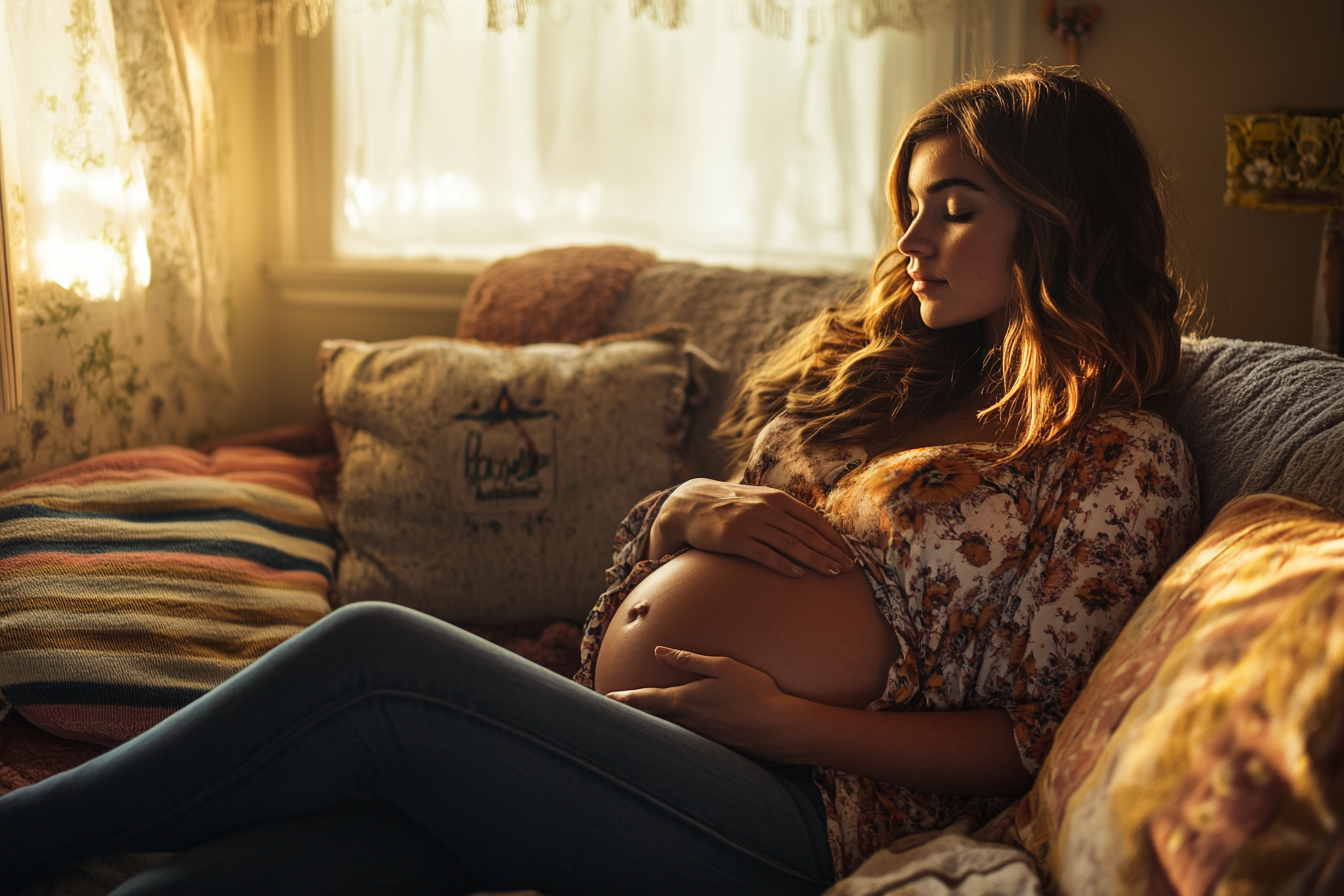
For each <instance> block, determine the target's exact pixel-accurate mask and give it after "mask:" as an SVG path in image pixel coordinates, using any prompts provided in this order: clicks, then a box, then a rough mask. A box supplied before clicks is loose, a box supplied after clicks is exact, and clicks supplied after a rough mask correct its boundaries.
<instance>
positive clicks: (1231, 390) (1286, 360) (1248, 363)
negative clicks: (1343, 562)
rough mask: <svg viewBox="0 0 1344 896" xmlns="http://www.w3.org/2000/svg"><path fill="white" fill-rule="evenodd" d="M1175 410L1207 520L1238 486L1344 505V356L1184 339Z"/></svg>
mask: <svg viewBox="0 0 1344 896" xmlns="http://www.w3.org/2000/svg"><path fill="white" fill-rule="evenodd" d="M1174 389H1175V400H1174V402H1173V405H1172V407H1171V409H1170V411H1169V414H1170V416H1171V419H1172V422H1173V423H1175V424H1176V428H1177V429H1179V430H1180V431H1181V435H1182V436H1183V437H1184V438H1185V443H1186V445H1187V446H1188V447H1189V448H1190V453H1191V454H1192V455H1194V458H1195V466H1196V468H1197V469H1198V472H1199V488H1200V504H1201V510H1202V513H1203V515H1204V522H1205V524H1207V523H1208V522H1209V520H1211V519H1213V517H1214V516H1215V515H1216V514H1217V513H1218V511H1219V510H1221V509H1222V508H1223V506H1224V505H1225V504H1227V502H1228V501H1231V500H1232V499H1233V498H1235V497H1236V496H1238V495H1248V494H1254V493H1256V492H1275V493H1278V494H1300V495H1306V496H1308V497H1310V498H1311V499H1312V500H1313V501H1316V502H1318V503H1321V504H1324V505H1326V506H1327V507H1333V508H1334V509H1335V510H1338V511H1340V512H1342V513H1344V358H1339V357H1337V356H1335V355H1327V354H1326V353H1325V352H1320V351H1317V350H1316V349H1311V348H1302V347H1300V346H1292V345H1279V344H1277V343H1273V342H1245V341H1243V340H1240V339H1222V338H1214V339H1196V340H1189V339H1188V340H1186V341H1185V343H1184V345H1183V346H1182V351H1181V368H1180V373H1179V374H1178V376H1177V379H1176V383H1175V384H1174Z"/></svg>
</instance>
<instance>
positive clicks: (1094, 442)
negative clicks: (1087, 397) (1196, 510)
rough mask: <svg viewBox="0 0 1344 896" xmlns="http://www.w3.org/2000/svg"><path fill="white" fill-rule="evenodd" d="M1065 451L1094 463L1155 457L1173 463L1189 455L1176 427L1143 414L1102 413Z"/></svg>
mask: <svg viewBox="0 0 1344 896" xmlns="http://www.w3.org/2000/svg"><path fill="white" fill-rule="evenodd" d="M1066 447H1067V449H1068V450H1070V451H1074V452H1081V453H1082V454H1083V455H1084V456H1086V457H1094V458H1097V459H1115V460H1119V459H1122V458H1125V457H1129V458H1131V459H1138V458H1140V457H1143V456H1146V455H1158V456H1162V457H1166V458H1169V459H1170V460H1172V461H1173V462H1174V461H1178V460H1182V461H1183V460H1184V459H1187V458H1189V455H1190V452H1189V449H1187V448H1186V446H1185V440H1184V439H1183V438H1181V433H1180V431H1179V430H1177V429H1176V426H1175V425H1174V424H1173V423H1172V422H1171V421H1170V420H1168V419H1167V418H1166V417H1164V416H1162V415H1161V414H1158V413H1154V412H1153V411H1145V410H1111V411H1104V412H1103V413H1101V414H1098V415H1097V416H1096V417H1094V418H1092V419H1091V420H1090V421H1088V422H1087V423H1085V424H1084V425H1083V426H1082V427H1080V428H1079V430H1078V433H1077V436H1076V437H1075V438H1074V439H1073V440H1072V442H1071V444H1067V446H1066Z"/></svg>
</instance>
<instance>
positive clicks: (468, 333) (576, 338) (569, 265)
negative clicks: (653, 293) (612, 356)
mask: <svg viewBox="0 0 1344 896" xmlns="http://www.w3.org/2000/svg"><path fill="white" fill-rule="evenodd" d="M657 260H658V259H657V257H656V256H655V255H654V254H653V253H651V252H641V251H640V250H638V249H631V248H630V247H628V246H570V247H566V248H563V249H542V250H540V251H537V252H528V253H527V254H526V255H519V256H517V257H516V258H501V259H500V260H499V261H497V262H495V263H494V264H492V265H490V266H489V267H488V268H486V269H485V270H484V271H482V272H481V274H480V276H479V277H477V278H476V280H475V282H473V283H472V284H471V289H470V291H469V292H468V293H467V301H466V304H465V306H464V307H463V308H462V315H461V317H460V318H459V319H458V323H457V335H458V338H461V339H477V340H480V341H482V342H495V343H499V344H501V345H526V344H528V343H532V342H583V341H584V340H585V339H592V338H593V337H594V336H596V335H598V334H599V333H601V332H602V328H603V326H604V325H605V324H606V322H607V319H608V318H609V317H611V313H612V311H613V310H615V308H616V305H617V303H619V302H620V300H621V299H622V298H624V296H625V293H626V291H627V290H628V289H629V288H630V281H631V280H633V279H634V277H635V275H636V274H638V273H639V272H640V271H642V270H644V269H645V268H646V267H648V266H649V265H651V264H653V263H654V262H655V261H657Z"/></svg>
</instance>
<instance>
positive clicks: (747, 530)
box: [649, 479, 854, 577]
mask: <svg viewBox="0 0 1344 896" xmlns="http://www.w3.org/2000/svg"><path fill="white" fill-rule="evenodd" d="M686 545H689V546H691V547H693V548H699V549H700V550H702V551H714V552H715V553H718V554H737V555H738V556H741V557H746V558H747V559H749V560H755V561H756V562H757V563H759V564H761V565H762V566H765V567H768V568H769V569H773V570H774V571H775V572H778V573H780V574H782V575H786V576H792V577H797V576H801V575H802V574H803V567H805V566H806V567H809V568H811V569H815V570H816V571H817V572H819V573H821V574H822V575H837V574H839V573H841V572H843V571H844V570H846V569H849V568H850V567H851V566H853V565H854V558H853V556H852V555H851V554H850V551H849V548H848V547H846V546H845V542H844V540H843V539H842V538H841V537H840V535H839V533H837V532H836V531H835V528H834V527H833V526H832V525H831V524H830V523H829V522H828V521H827V520H826V518H825V517H824V516H822V515H821V514H820V513H818V512H817V511H816V510H813V509H812V508H811V507H809V506H807V505H806V504H804V503H803V502H801V501H799V500H798V499H796V498H794V497H793V496H792V495H789V494H787V493H786V492H782V491H780V490H779V489H775V488H767V487H765V486H761V485H739V484H734V483H730V482H719V481H718V480H716V479H691V480H689V481H687V482H683V483H682V484H681V485H680V486H678V487H677V489H676V491H674V492H672V494H671V495H669V496H668V498H667V500H666V501H664V502H663V506H662V508H661V509H660V510H659V511H658V516H657V518H656V519H655V520H654V521H653V527H652V529H651V530H650V532H649V556H650V557H653V558H655V559H656V558H658V557H662V556H663V555H665V554H670V553H672V552H673V551H675V550H678V549H679V548H682V547H684V546H686Z"/></svg>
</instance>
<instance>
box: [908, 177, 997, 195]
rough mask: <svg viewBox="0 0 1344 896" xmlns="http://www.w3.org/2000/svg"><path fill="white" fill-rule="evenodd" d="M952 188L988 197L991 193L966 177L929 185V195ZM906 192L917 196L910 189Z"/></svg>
mask: <svg viewBox="0 0 1344 896" xmlns="http://www.w3.org/2000/svg"><path fill="white" fill-rule="evenodd" d="M952 187H966V188H967V189H968V190H974V191H975V192H977V193H983V194H985V195H986V196H988V195H989V191H988V190H986V189H985V188H984V187H982V186H980V185H979V184H978V183H976V182H975V181H973V180H967V179H966V178H964V177H945V178H943V179H942V180H936V181H934V182H933V183H932V184H930V185H929V189H928V194H929V195H930V196H933V195H934V194H936V193H941V192H942V191H943V190H949V189H951V188H952ZM906 192H907V193H909V194H910V195H911V196H913V195H915V191H914V190H912V189H910V188H908V187H907V188H906Z"/></svg>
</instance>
